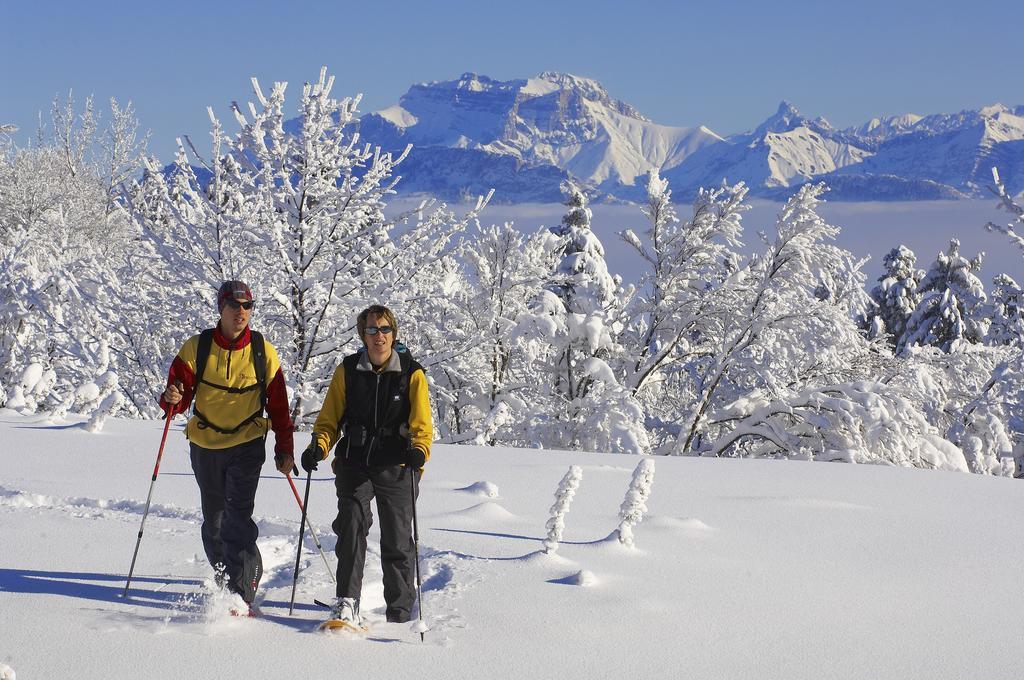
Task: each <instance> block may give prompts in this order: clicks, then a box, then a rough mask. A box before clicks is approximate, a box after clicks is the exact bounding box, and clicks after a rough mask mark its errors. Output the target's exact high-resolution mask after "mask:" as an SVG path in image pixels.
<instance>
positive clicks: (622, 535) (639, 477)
mask: <svg viewBox="0 0 1024 680" xmlns="http://www.w3.org/2000/svg"><path fill="white" fill-rule="evenodd" d="M653 484H654V460H653V459H652V458H643V459H641V461H640V462H639V463H638V464H637V466H636V468H634V470H633V477H632V479H630V482H629V489H627V490H626V497H625V498H624V499H623V500H622V505H620V506H619V528H618V532H617V533H618V539H619V543H621V544H622V545H624V546H626V547H627V548H632V547H634V543H633V528H634V527H636V525H637V524H639V523H640V522H642V521H643V519H644V515H645V514H646V513H647V499H648V498H650V496H651V486H652V485H653Z"/></svg>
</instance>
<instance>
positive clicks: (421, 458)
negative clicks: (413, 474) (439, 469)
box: [405, 446, 427, 470]
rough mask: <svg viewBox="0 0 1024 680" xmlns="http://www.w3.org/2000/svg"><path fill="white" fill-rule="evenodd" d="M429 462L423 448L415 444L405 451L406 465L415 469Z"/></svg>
mask: <svg viewBox="0 0 1024 680" xmlns="http://www.w3.org/2000/svg"><path fill="white" fill-rule="evenodd" d="M426 462H427V455H426V454H425V453H423V450H422V449H418V448H416V447H415V446H410V447H409V449H408V450H407V451H406V452H405V465H406V467H411V468H413V469H415V470H419V469H421V468H422V467H423V464H424V463H426Z"/></svg>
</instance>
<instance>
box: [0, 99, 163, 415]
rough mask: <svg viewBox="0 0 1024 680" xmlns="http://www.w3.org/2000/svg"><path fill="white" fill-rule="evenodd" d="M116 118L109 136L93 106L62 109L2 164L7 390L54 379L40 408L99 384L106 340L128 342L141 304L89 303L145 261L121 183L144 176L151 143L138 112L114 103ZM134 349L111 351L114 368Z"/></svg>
mask: <svg viewBox="0 0 1024 680" xmlns="http://www.w3.org/2000/svg"><path fill="white" fill-rule="evenodd" d="M111 111H112V116H111V121H110V123H109V124H108V125H107V126H105V127H104V126H103V125H102V124H101V123H100V116H99V115H98V113H97V112H96V111H95V110H94V108H93V106H92V102H91V100H90V101H87V102H86V105H85V107H84V110H83V111H82V112H81V113H80V114H77V113H75V108H74V102H73V100H72V99H71V98H70V97H69V98H68V100H67V101H66V102H59V101H55V102H54V106H53V109H52V127H51V128H50V129H45V128H40V131H39V134H38V135H37V140H36V146H33V147H28V148H24V149H19V148H17V147H15V146H14V145H13V144H11V145H8V146H6V147H5V153H4V156H3V157H2V158H0V259H2V261H3V263H4V266H3V267H2V268H0V292H2V294H3V298H2V300H0V383H9V382H10V380H11V379H12V378H13V377H14V376H16V375H17V374H18V373H19V371H20V370H21V369H22V368H23V367H24V366H27V365H30V364H32V363H41V364H42V365H45V366H46V367H47V368H48V369H50V370H53V371H54V373H55V375H56V376H57V380H56V384H55V386H54V389H53V390H52V391H51V395H52V396H51V397H50V398H49V399H47V400H46V403H42V402H40V403H38V404H37V407H38V408H53V407H55V406H58V405H59V404H61V403H64V402H65V401H66V400H67V398H68V396H69V395H70V394H72V393H73V392H74V390H75V389H77V388H78V387H79V386H81V385H82V384H83V383H85V382H88V381H89V380H91V379H92V377H93V376H94V375H95V365H94V360H95V356H96V352H97V351H98V350H99V341H100V338H99V336H107V335H110V336H111V338H110V339H111V340H114V336H116V337H118V338H123V336H124V330H125V326H130V325H131V321H128V322H125V319H132V318H133V316H134V315H133V311H134V305H136V304H138V303H139V300H141V299H142V297H143V296H141V295H140V294H139V291H138V289H134V288H132V289H130V290H131V292H129V293H128V295H127V296H124V297H121V298H120V300H119V304H117V305H115V306H114V307H113V308H102V307H101V306H98V305H93V304H91V301H90V295H91V294H93V293H99V294H106V292H107V291H111V290H113V289H116V288H117V281H116V280H113V279H117V278H118V277H120V278H122V279H123V277H124V275H125V273H126V271H125V267H126V264H127V262H128V260H129V259H130V258H133V257H136V255H137V249H136V244H134V243H133V239H134V238H135V235H136V232H135V230H134V229H133V227H132V225H131V223H130V221H129V220H128V219H127V216H126V215H125V214H124V212H123V211H122V210H120V208H119V205H118V203H117V201H116V194H117V191H118V189H119V187H118V186H116V183H117V182H119V181H120V179H121V178H122V177H124V176H125V175H126V173H129V172H131V171H132V169H133V168H135V167H138V165H137V163H138V157H137V156H138V154H139V153H141V151H142V149H143V148H144V146H145V140H144V139H141V140H140V139H139V137H138V124H137V122H135V120H134V115H133V112H132V110H131V105H130V104H129V105H128V106H127V107H125V108H123V109H122V108H121V107H119V106H118V104H117V102H116V101H115V100H111ZM144 332H145V333H149V334H152V332H153V329H152V328H148V329H144ZM103 339H106V338H105V337H104V338H103ZM128 345H130V341H128V342H127V343H126V342H116V341H112V342H111V343H110V347H112V348H113V350H114V356H115V360H117V361H120V359H121V358H122V357H123V356H124V355H125V354H126V353H130V348H129V347H128ZM129 373H131V371H129ZM126 383H127V384H126V385H125V386H124V389H127V388H128V387H129V386H130V385H133V384H134V381H132V380H128V381H126ZM147 401H149V397H147ZM136 412H137V411H136Z"/></svg>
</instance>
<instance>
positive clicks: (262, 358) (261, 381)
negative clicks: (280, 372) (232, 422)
mask: <svg viewBox="0 0 1024 680" xmlns="http://www.w3.org/2000/svg"><path fill="white" fill-rule="evenodd" d="M213 330H214V329H212V328H207V329H206V330H204V331H203V332H202V333H200V334H199V346H198V347H197V348H196V374H195V375H196V389H195V394H194V395H193V398H192V413H193V414H194V415H195V417H196V419H197V420H198V421H199V423H198V427H199V429H201V430H205V429H206V428H209V429H211V430H213V431H214V432H218V433H220V434H224V435H232V434H235V433H236V432H238V431H239V430H241V429H242V428H243V427H245V426H246V425H248V424H249V423H251V422H252V421H254V420H256V419H257V418H259V417H260V416H262V415H263V411H264V410H266V408H267V354H266V348H265V346H264V341H263V334H262V333H259V332H257V331H254V330H251V329H250V331H249V345H250V348H251V354H252V363H253V366H252V367H253V370H254V371H255V372H256V384H254V385H249V386H247V387H228V386H226V385H218V384H217V383H212V382H210V381H208V380H204V379H203V374H204V373H205V372H206V362H207V360H208V359H209V358H210V351H211V350H212V349H213ZM200 385H209V386H210V387H213V388H214V389H218V390H221V391H224V392H229V393H231V394H244V393H246V392H252V391H253V390H256V389H258V390H259V391H260V407H259V408H258V409H257V410H256V411H254V412H253V413H252V414H251V415H249V416H248V417H246V418H245V420H243V421H242V422H240V423H239V424H238V425H236V426H235V427H233V428H230V429H228V428H223V427H220V426H218V425H215V424H214V423H213V422H212V421H211V420H210V419H209V418H207V417H206V416H205V415H203V413H202V412H201V411H200V410H199V408H198V404H199V387H200Z"/></svg>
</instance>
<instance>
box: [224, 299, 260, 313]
mask: <svg viewBox="0 0 1024 680" xmlns="http://www.w3.org/2000/svg"><path fill="white" fill-rule="evenodd" d="M224 302H226V303H228V307H230V308H231V309H238V308H239V307H241V308H242V309H244V310H246V311H249V310H250V309H252V306H253V305H254V304H256V303H255V302H253V301H252V300H246V301H245V302H239V301H238V300H236V299H234V298H225V300H224Z"/></svg>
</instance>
